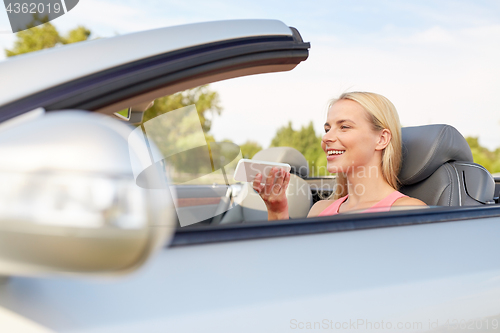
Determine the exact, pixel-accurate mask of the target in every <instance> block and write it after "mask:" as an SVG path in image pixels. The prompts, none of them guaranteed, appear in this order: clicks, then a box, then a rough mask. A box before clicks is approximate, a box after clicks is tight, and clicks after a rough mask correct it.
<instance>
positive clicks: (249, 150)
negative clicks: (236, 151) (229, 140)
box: [240, 140, 262, 158]
mask: <svg viewBox="0 0 500 333" xmlns="http://www.w3.org/2000/svg"><path fill="white" fill-rule="evenodd" d="M240 148H241V154H242V155H243V158H252V157H253V156H254V155H255V154H257V153H258V152H259V151H261V150H262V146H261V145H259V144H258V143H257V142H255V141H250V140H249V141H247V142H245V143H244V144H242V145H240Z"/></svg>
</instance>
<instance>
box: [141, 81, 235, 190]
mask: <svg viewBox="0 0 500 333" xmlns="http://www.w3.org/2000/svg"><path fill="white" fill-rule="evenodd" d="M219 103H220V102H219V95H218V93H217V92H215V91H212V90H210V88H209V87H208V85H204V86H199V87H196V88H193V89H189V90H186V91H182V92H179V93H176V94H173V95H168V96H164V97H160V98H158V99H156V100H155V101H154V104H153V106H152V107H150V108H149V109H147V110H146V111H145V112H144V117H143V121H142V124H144V123H146V122H148V121H149V120H151V119H154V118H156V117H158V116H160V115H162V114H165V113H167V112H170V111H174V110H177V109H180V108H183V107H186V106H189V105H193V104H194V105H195V106H196V112H197V113H198V118H199V122H200V123H201V128H202V130H203V135H204V140H203V139H202V138H201V139H200V137H199V133H198V132H197V131H196V130H195V129H196V126H199V125H198V124H197V123H198V119H196V122H197V123H196V124H195V123H192V121H194V119H193V118H189V117H188V118H189V119H188V118H186V117H184V115H183V114H182V113H181V114H178V115H176V114H172V116H173V117H174V118H175V117H180V118H179V119H176V120H174V121H173V122H174V123H175V126H173V127H172V124H168V125H167V124H165V126H161V125H160V128H165V129H166V131H169V133H162V131H157V133H156V135H155V138H154V142H155V143H156V145H157V147H158V148H159V149H160V151H162V153H163V156H169V155H170V154H169V153H166V152H168V151H169V150H170V149H172V147H176V148H178V149H181V150H182V153H176V154H174V155H172V156H170V157H169V164H170V165H171V166H172V167H173V169H174V170H175V173H176V174H177V176H175V177H174V178H175V180H174V181H175V182H184V181H187V180H192V179H194V178H196V177H202V176H204V175H207V174H210V173H211V172H213V171H214V170H212V167H215V164H213V163H215V162H214V156H212V151H211V150H210V151H209V149H208V147H207V146H203V147H200V146H199V144H200V142H202V141H203V142H204V141H206V142H214V141H215V139H214V137H213V136H212V135H211V134H210V133H209V131H210V129H211V127H212V119H213V116H214V114H218V115H220V113H221V111H222V107H221V106H220V104H219ZM158 121H160V122H161V119H160V118H159V120H158ZM169 121H172V118H169ZM150 124H151V123H150ZM147 126H148V124H146V125H145V127H147ZM153 126H155V125H153ZM151 135H152V133H150V132H148V136H151ZM225 141H227V140H225ZM183 146H185V148H183ZM192 147H198V148H192ZM216 155H217V154H216ZM216 169H217V168H216Z"/></svg>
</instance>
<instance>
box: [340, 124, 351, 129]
mask: <svg viewBox="0 0 500 333" xmlns="http://www.w3.org/2000/svg"><path fill="white" fill-rule="evenodd" d="M346 128H350V127H349V126H346V125H342V126H340V129H346Z"/></svg>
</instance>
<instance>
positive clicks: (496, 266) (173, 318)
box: [0, 20, 500, 333]
mask: <svg viewBox="0 0 500 333" xmlns="http://www.w3.org/2000/svg"><path fill="white" fill-rule="evenodd" d="M270 35H272V36H288V37H291V36H293V32H292V31H291V30H290V29H289V28H288V27H287V26H286V25H284V24H283V23H281V22H279V21H267V20H242V21H225V22H214V23H204V24H195V25H186V26H180V27H172V28H164V29H158V30H154V31H148V32H140V33H136V34H131V35H126V36H118V37H115V38H110V39H102V40H95V41H91V42H86V43H81V44H76V45H71V46H65V47H61V48H56V49H53V50H47V51H42V52H37V53H34V54H28V55H25V56H20V57H18V58H14V59H11V60H7V61H5V62H3V63H1V64H0V73H1V77H2V78H1V79H0V88H1V89H0V110H2V107H4V110H10V111H12V110H14V109H13V107H10V108H7V107H6V106H9V105H14V104H13V103H15V102H16V101H19V100H22V99H23V98H28V97H29V96H31V95H33V94H36V93H40V92H43V91H45V90H46V89H48V88H51V87H56V86H60V85H62V84H64V83H65V82H71V81H74V80H77V79H79V78H83V77H85V76H87V75H91V74H94V73H98V72H100V71H103V70H107V69H110V68H114V67H116V66H122V65H125V64H127V63H130V62H132V61H136V60H138V59H146V58H148V57H152V56H155V55H158V54H161V53H165V52H170V51H174V50H179V49H183V48H187V47H191V46H195V45H202V44H207V43H215V42H218V41H223V40H225V41H227V40H231V39H239V38H246V37H250V38H251V37H259V36H270ZM163 39H165V43H158V41H159V40H163ZM96 54H98V55H99V57H97V59H96V58H93V57H94V55H96ZM90 59H93V60H90ZM295 65H296V64H293V65H287V66H288V67H287V66H283V67H280V68H278V67H276V64H273V66H274V67H273V66H270V67H269V66H268V67H267V69H265V70H263V69H262V67H260V69H258V70H255V71H254V72H252V71H246V72H238V73H236V74H235V73H234V72H232V73H230V74H228V75H224V74H220V73H219V74H217V75H219V76H217V77H216V76H206V77H204V78H201V79H199V78H198V79H196V80H194V79H193V80H190V81H187V83H185V84H184V85H182V84H177V83H176V84H175V85H171V86H163V87H158V89H157V90H155V92H153V93H152V95H145V94H143V95H141V97H140V98H138V99H136V100H134V99H133V98H130V99H127V100H126V101H123V102H119V101H112V102H110V104H109V105H104V104H102V105H98V106H96V107H95V109H93V111H100V112H103V113H111V112H114V111H117V110H119V109H120V107H122V106H125V105H130V103H131V101H132V100H134V101H135V102H144V101H146V100H147V99H148V98H150V97H151V96H159V95H160V93H162V94H163V93H165V92H168V91H178V90H180V89H181V88H183V89H185V88H186V87H193V86H195V85H197V84H202V83H207V82H212V81H216V80H219V79H225V78H228V77H234V76H238V75H248V74H252V73H256V72H265V71H277V70H285V68H286V69H291V68H293V67H294V66H295ZM28 70H29V72H33V73H37V74H36V75H44V77H47V79H46V80H38V81H36V80H31V81H30V80H26V78H23V77H21V76H20V75H19V73H26V71H28ZM227 73H229V71H227V72H226V74H227ZM34 75H35V74H34ZM26 82H28V83H29V84H25V83H26ZM35 104H36V103H35ZM35 104H29V103H28V104H27V105H28V106H26V107H25V109H23V110H25V111H28V109H30V108H31V109H32V108H34V107H44V105H35ZM10 111H9V112H10ZM25 111H23V113H24V112H25ZM11 114H14V113H11ZM476 211H480V209H476V210H474V209H470V210H467V209H463V211H461V210H456V209H455V210H453V209H443V210H440V211H439V210H438V212H436V213H434V212H433V211H432V212H430V211H429V212H422V211H412V212H409V213H408V212H406V213H405V212H391V213H389V214H385V215H384V214H383V213H374V214H365V216H361V217H359V216H358V217H352V218H351V219H350V218H349V217H339V218H337V219H336V220H335V219H331V220H329V219H328V218H322V219H317V220H314V221H308V220H305V219H304V220H296V221H292V222H289V223H285V224H283V223H281V224H280V223H269V224H268V225H266V224H255V225H248V226H247V227H245V228H238V227H221V228H218V229H217V230H214V231H213V232H211V231H210V230H207V229H203V228H202V229H200V230H199V231H196V230H195V231H191V232H184V233H183V232H178V234H177V235H175V236H174V239H173V241H172V243H171V244H170V245H168V244H167V245H166V246H165V247H164V248H163V249H162V250H161V251H159V252H158V253H156V254H155V255H154V256H153V257H152V258H151V259H150V260H149V261H148V262H147V263H146V264H145V265H144V266H143V267H142V268H141V269H139V270H138V271H136V272H134V273H132V274H129V275H125V276H121V277H116V278H94V277H86V276H85V275H81V276H77V277H75V278H70V277H62V276H48V277H22V276H10V277H6V278H5V279H3V280H2V283H1V284H0V309H1V311H0V318H5V321H1V322H0V327H2V326H4V327H5V328H4V327H2V328H3V329H4V330H5V331H8V330H10V331H12V332H14V331H16V329H17V331H20V332H21V331H22V332H50V331H54V332H120V333H125V332H260V331H261V332H290V331H316V330H318V331H322V330H325V331H328V330H331V331H332V330H339V331H346V332H348V331H359V330H366V331H385V330H387V329H389V330H392V331H394V332H402V331H404V332H420V331H432V332H441V331H442V332H444V331H455V330H456V331H460V330H463V331H465V330H470V329H471V328H473V329H474V330H475V331H481V330H482V331H494V327H495V322H496V323H497V325H496V327H497V330H498V321H499V320H500V302H499V299H500V261H499V260H498V254H499V253H500V242H499V241H498V238H499V235H500V213H499V212H498V208H497V207H492V208H491V209H489V210H487V211H486V213H484V212H483V211H480V212H479V213H476ZM481 212H482V213H481ZM353 221H354V222H353ZM356 221H357V222H359V223H360V224H356V223H357V222H356ZM372 221H374V222H373V223H372ZM377 221H378V222H377ZM380 221H382V222H380ZM388 221H389V222H388ZM391 221H392V222H391ZM355 222H356V223H355ZM364 222H366V224H365V225H361V224H362V223H364ZM379 222H380V223H379ZM214 235H215V236H214ZM9 322H10V325H12V326H10V327H9V326H7V325H8V323H9ZM23 327H24V330H23V329H22V328H23ZM11 328H12V329H11ZM486 328H487V329H488V330H486Z"/></svg>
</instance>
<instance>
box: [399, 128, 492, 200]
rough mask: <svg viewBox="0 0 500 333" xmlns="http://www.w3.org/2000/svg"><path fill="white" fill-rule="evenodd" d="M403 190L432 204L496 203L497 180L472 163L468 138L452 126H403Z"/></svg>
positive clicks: (481, 167)
mask: <svg viewBox="0 0 500 333" xmlns="http://www.w3.org/2000/svg"><path fill="white" fill-rule="evenodd" d="M402 139H403V165H402V169H401V172H400V173H399V179H400V181H401V183H402V185H403V186H402V187H401V189H400V192H402V193H404V194H406V195H409V196H411V197H414V198H418V199H420V200H422V201H423V202H425V203H426V204H428V205H432V206H470V205H481V204H487V203H493V202H494V201H493V196H494V189H495V181H494V180H493V177H492V176H491V174H490V173H489V172H488V171H487V170H486V169H485V168H484V167H483V166H481V165H479V164H476V163H473V159H472V153H471V150H470V148H469V145H468V144H467V141H466V140H465V138H464V137H463V136H462V135H461V134H460V133H459V132H458V131H457V130H456V129H455V128H454V127H452V126H449V125H426V126H416V127H404V128H402Z"/></svg>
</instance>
